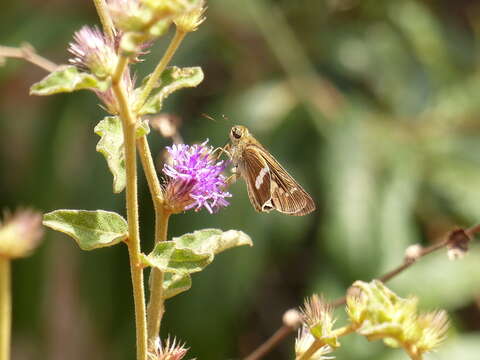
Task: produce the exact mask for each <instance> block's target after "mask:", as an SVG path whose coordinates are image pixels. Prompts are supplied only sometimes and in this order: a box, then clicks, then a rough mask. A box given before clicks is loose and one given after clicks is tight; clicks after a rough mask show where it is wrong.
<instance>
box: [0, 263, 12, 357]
mask: <svg viewBox="0 0 480 360" xmlns="http://www.w3.org/2000/svg"><path fill="white" fill-rule="evenodd" d="M10 272H11V269H10V259H8V258H4V257H0V360H9V359H10V336H11V335H10V332H11V326H12V292H11V291H12V290H11V283H10V282H11V278H10V276H11V274H10Z"/></svg>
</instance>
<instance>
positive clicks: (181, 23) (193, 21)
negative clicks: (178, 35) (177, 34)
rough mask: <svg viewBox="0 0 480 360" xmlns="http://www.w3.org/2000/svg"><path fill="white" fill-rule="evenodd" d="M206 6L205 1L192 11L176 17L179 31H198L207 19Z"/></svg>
mask: <svg viewBox="0 0 480 360" xmlns="http://www.w3.org/2000/svg"><path fill="white" fill-rule="evenodd" d="M206 10H207V8H206V7H205V4H204V2H203V1H202V4H201V5H200V6H198V7H196V8H194V9H193V10H191V11H188V12H185V13H184V14H182V15H180V16H178V17H176V18H175V19H174V20H173V22H174V23H175V25H176V26H177V29H178V30H179V31H182V32H185V33H188V32H193V31H197V29H198V27H199V26H200V25H201V24H202V23H203V22H204V21H205V16H204V15H205V11H206Z"/></svg>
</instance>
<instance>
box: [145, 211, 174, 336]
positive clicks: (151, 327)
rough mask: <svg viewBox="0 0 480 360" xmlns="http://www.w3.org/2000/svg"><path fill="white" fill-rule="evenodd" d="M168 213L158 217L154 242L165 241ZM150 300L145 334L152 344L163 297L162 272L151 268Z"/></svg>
mask: <svg viewBox="0 0 480 360" xmlns="http://www.w3.org/2000/svg"><path fill="white" fill-rule="evenodd" d="M169 218H170V213H168V212H166V211H164V212H163V213H162V214H160V217H159V223H160V226H159V231H158V232H157V233H156V235H155V243H157V242H160V241H165V240H166V239H167V233H168V220H169ZM149 282H150V300H149V302H148V308H147V335H148V343H149V344H152V343H153V342H154V341H155V339H156V337H157V336H158V335H159V332H160V325H161V323H162V318H163V314H164V313H165V299H164V298H163V272H162V271H160V270H159V269H156V268H153V269H152V271H151V273H150V279H149Z"/></svg>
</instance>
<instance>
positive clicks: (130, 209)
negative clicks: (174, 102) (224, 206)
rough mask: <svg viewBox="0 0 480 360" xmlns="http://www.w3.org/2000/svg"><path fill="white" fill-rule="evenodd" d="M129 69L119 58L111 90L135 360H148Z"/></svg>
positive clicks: (133, 120)
mask: <svg viewBox="0 0 480 360" xmlns="http://www.w3.org/2000/svg"><path fill="white" fill-rule="evenodd" d="M127 66H128V58H126V57H123V56H122V57H120V60H119V62H118V64H117V69H116V70H115V74H114V76H113V77H112V90H113V92H114V94H115V97H116V99H117V101H118V104H119V112H120V117H121V119H122V127H123V136H124V149H125V167H126V173H127V187H126V203H127V204H126V206H127V222H128V234H129V238H128V242H127V244H128V253H129V256H130V271H131V276H132V286H133V298H134V303H135V325H136V334H137V360H146V359H147V326H146V312H145V290H144V284H143V267H142V265H141V260H140V230H139V223H138V194H137V159H136V156H137V155H136V147H135V145H136V126H137V123H136V119H135V116H134V115H133V113H132V111H131V109H130V105H129V102H128V99H127V94H126V91H125V87H124V85H123V82H122V77H123V73H124V71H125V70H126V68H127Z"/></svg>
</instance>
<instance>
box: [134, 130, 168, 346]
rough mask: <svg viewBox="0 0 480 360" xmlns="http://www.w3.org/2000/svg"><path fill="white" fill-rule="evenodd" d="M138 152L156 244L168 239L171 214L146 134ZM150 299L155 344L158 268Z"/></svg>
mask: <svg viewBox="0 0 480 360" xmlns="http://www.w3.org/2000/svg"><path fill="white" fill-rule="evenodd" d="M137 147H138V153H139V155H140V159H141V161H142V166H143V170H144V172H145V176H146V178H147V183H148V188H149V190H150V193H151V195H152V200H153V206H154V208H155V244H156V243H158V242H160V241H164V240H166V239H167V232H168V220H169V218H170V214H169V213H168V212H167V211H166V210H165V209H164V206H163V201H164V199H163V192H162V187H161V186H160V182H159V181H158V176H157V173H156V171H155V164H154V163H153V159H152V154H151V152H150V148H149V146H148V141H147V138H146V136H142V137H141V138H139V139H138V140H137ZM149 284H150V299H149V302H148V307H147V337H148V344H149V345H150V344H154V342H155V339H156V337H157V336H158V333H159V331H160V323H161V321H162V317H163V313H164V312H165V308H164V299H163V287H162V286H163V273H162V272H161V271H160V270H158V269H152V270H151V272H150V278H149Z"/></svg>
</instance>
